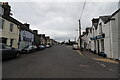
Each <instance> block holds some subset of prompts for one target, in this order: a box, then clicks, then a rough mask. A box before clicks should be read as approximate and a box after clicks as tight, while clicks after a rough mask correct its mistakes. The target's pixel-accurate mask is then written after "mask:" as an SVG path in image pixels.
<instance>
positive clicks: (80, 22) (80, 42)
mask: <svg viewBox="0 0 120 80" xmlns="http://www.w3.org/2000/svg"><path fill="white" fill-rule="evenodd" d="M78 21H79V42H80V50H81V22H80V19H79V20H78Z"/></svg>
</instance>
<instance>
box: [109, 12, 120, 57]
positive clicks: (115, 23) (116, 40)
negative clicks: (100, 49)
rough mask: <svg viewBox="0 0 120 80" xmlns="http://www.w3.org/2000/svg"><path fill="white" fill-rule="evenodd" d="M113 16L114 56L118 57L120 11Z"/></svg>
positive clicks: (111, 23)
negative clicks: (119, 16)
mask: <svg viewBox="0 0 120 80" xmlns="http://www.w3.org/2000/svg"><path fill="white" fill-rule="evenodd" d="M119 13H120V12H119ZM112 18H115V20H111V21H110V27H111V29H112V34H111V36H112V39H111V41H112V43H111V44H112V58H114V59H118V13H117V14H116V15H115V16H113V17H112Z"/></svg>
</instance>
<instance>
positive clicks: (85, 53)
mask: <svg viewBox="0 0 120 80" xmlns="http://www.w3.org/2000/svg"><path fill="white" fill-rule="evenodd" d="M79 53H81V54H82V55H84V56H87V57H89V58H92V59H94V60H98V61H103V62H109V63H115V64H118V63H119V62H118V61H116V60H112V59H109V58H105V57H102V56H99V55H97V54H94V53H92V52H90V51H81V52H80V51H79Z"/></svg>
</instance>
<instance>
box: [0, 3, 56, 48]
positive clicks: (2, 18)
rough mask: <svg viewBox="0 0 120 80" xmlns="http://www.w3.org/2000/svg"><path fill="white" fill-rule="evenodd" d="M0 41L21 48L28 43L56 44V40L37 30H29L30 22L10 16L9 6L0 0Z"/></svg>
mask: <svg viewBox="0 0 120 80" xmlns="http://www.w3.org/2000/svg"><path fill="white" fill-rule="evenodd" d="M0 43H5V44H7V45H10V46H12V47H14V48H19V49H22V48H24V47H26V46H28V45H36V46H38V45H40V44H43V45H48V44H49V45H56V44H57V41H55V40H54V39H51V38H50V36H45V34H38V30H31V29H30V24H27V23H24V24H23V23H21V22H20V21H18V20H16V19H15V18H13V17H11V7H10V6H9V4H8V3H7V2H0Z"/></svg>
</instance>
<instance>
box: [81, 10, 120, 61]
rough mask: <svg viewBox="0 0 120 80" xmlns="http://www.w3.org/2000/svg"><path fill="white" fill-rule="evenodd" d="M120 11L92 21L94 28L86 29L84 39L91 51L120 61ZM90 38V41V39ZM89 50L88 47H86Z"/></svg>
mask: <svg viewBox="0 0 120 80" xmlns="http://www.w3.org/2000/svg"><path fill="white" fill-rule="evenodd" d="M119 17H120V9H118V10H117V11H115V12H114V13H113V14H112V15H107V16H100V17H99V18H93V19H92V27H91V28H89V29H88V28H86V32H84V33H83V34H84V35H83V36H82V39H83V42H82V43H84V42H86V45H88V47H89V48H90V50H91V51H92V52H94V53H96V54H98V55H102V56H105V57H108V58H112V59H120V53H119V48H120V45H119V42H120V36H119V35H120V33H119V32H120V23H119V22H120V18H119ZM88 38H90V39H88ZM84 48H86V49H87V47H85V46H84Z"/></svg>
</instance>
